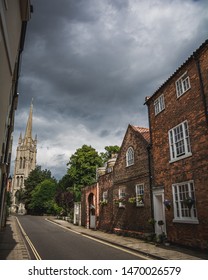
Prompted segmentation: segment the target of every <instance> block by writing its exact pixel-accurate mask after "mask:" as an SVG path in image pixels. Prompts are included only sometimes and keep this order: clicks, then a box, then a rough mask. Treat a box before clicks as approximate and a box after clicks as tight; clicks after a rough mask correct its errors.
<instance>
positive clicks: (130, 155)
mask: <svg viewBox="0 0 208 280" xmlns="http://www.w3.org/2000/svg"><path fill="white" fill-rule="evenodd" d="M133 164H134V149H133V148H132V147H129V148H128V150H127V152H126V166H130V165H133Z"/></svg>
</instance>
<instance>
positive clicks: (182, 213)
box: [172, 181, 198, 223]
mask: <svg viewBox="0 0 208 280" xmlns="http://www.w3.org/2000/svg"><path fill="white" fill-rule="evenodd" d="M172 190H173V203H174V220H173V221H175V222H185V223H198V219H197V213H196V205H195V191H194V183H193V181H188V182H183V183H178V184H173V186H172ZM187 199H189V200H190V202H191V203H190V204H187Z"/></svg>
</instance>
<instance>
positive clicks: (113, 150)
mask: <svg viewBox="0 0 208 280" xmlns="http://www.w3.org/2000/svg"><path fill="white" fill-rule="evenodd" d="M119 151H120V147H119V146H117V145H115V146H106V147H105V152H104V153H103V152H101V153H100V156H101V158H102V161H103V164H104V163H105V162H107V161H108V160H109V159H110V158H111V157H112V155H113V154H118V153H119Z"/></svg>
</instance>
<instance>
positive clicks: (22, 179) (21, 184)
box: [20, 176, 24, 188]
mask: <svg viewBox="0 0 208 280" xmlns="http://www.w3.org/2000/svg"><path fill="white" fill-rule="evenodd" d="M23 182H24V178H23V176H21V181H20V187H21V188H22V187H23Z"/></svg>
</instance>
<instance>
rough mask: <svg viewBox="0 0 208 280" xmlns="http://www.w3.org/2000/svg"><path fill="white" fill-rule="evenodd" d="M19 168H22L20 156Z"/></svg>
mask: <svg viewBox="0 0 208 280" xmlns="http://www.w3.org/2000/svg"><path fill="white" fill-rule="evenodd" d="M19 168H22V157H21V158H20V164H19Z"/></svg>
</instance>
